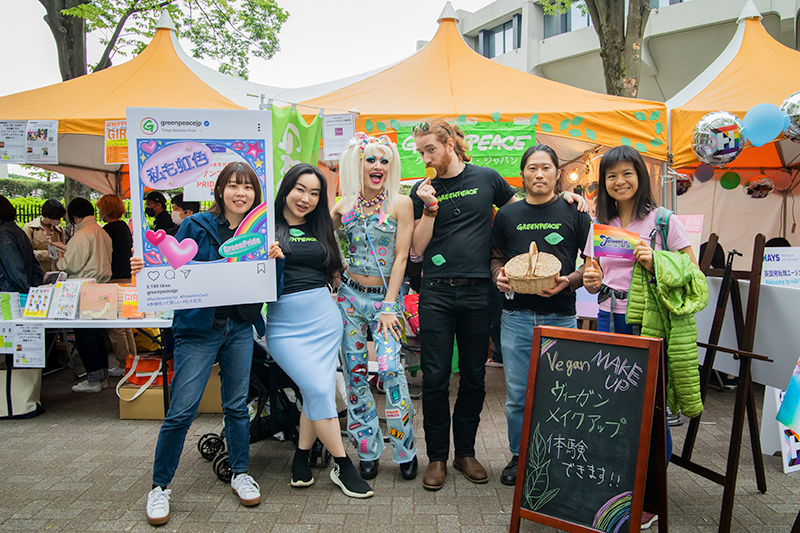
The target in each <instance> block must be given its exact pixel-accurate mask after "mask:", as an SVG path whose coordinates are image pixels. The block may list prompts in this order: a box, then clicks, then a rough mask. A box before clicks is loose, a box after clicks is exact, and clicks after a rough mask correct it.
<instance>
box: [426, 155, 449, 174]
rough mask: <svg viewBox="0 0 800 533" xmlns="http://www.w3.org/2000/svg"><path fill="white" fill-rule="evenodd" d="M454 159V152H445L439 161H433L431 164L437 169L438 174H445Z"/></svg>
mask: <svg viewBox="0 0 800 533" xmlns="http://www.w3.org/2000/svg"><path fill="white" fill-rule="evenodd" d="M452 161H453V154H452V153H447V152H445V154H444V157H442V159H440V160H439V161H431V164H430V165H429V166H430V167H431V168H432V169H434V170H435V171H436V175H437V176H444V175H445V174H447V171H448V170H449V168H450V163H451V162H452Z"/></svg>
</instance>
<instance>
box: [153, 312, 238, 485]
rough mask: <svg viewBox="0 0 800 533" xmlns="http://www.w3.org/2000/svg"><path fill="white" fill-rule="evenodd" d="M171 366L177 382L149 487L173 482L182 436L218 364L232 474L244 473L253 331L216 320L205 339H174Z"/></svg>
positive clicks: (162, 429) (184, 434)
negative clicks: (173, 363)
mask: <svg viewBox="0 0 800 533" xmlns="http://www.w3.org/2000/svg"><path fill="white" fill-rule="evenodd" d="M174 360H175V376H174V378H173V380H172V383H171V384H170V392H171V395H172V403H171V404H170V406H169V411H168V412H167V416H166V417H165V418H164V423H163V424H162V425H161V431H160V432H159V434H158V444H157V445H156V458H155V462H154V464H153V484H154V485H158V486H161V487H166V486H167V485H168V484H169V482H170V481H172V477H173V476H174V475H175V470H176V469H177V468H178V460H179V459H180V457H181V452H182V451H183V444H184V441H185V440H186V432H187V431H188V430H189V426H191V425H192V420H194V416H195V414H197V407H198V406H199V405H200V398H202V397H203V392H204V391H205V388H206V383H207V382H208V378H209V376H210V375H211V368H212V366H213V365H214V362H215V361H219V367H220V377H221V381H222V391H221V395H222V409H223V411H224V413H225V439H226V441H227V444H228V454H229V457H230V462H231V469H232V470H233V472H234V473H237V474H239V473H242V472H247V465H248V460H249V453H250V417H249V416H248V414H247V392H248V388H249V385H250V365H251V363H252V362H253V326H252V325H251V324H250V323H249V322H236V321H234V320H233V319H231V318H227V319H215V320H214V326H213V328H212V329H211V331H210V332H209V333H208V335H207V336H205V337H194V336H183V335H177V336H176V337H175V355H174Z"/></svg>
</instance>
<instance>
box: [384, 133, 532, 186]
mask: <svg viewBox="0 0 800 533" xmlns="http://www.w3.org/2000/svg"><path fill="white" fill-rule="evenodd" d="M458 127H459V128H460V129H461V131H463V132H464V139H465V140H466V143H467V153H468V154H469V155H470V156H472V162H473V163H474V164H476V165H479V166H482V167H489V168H493V169H495V170H496V171H497V172H499V173H500V175H501V176H505V177H508V176H519V165H520V160H521V159H522V154H524V153H525V150H527V149H528V148H529V147H531V146H533V145H535V144H536V130H535V128H534V127H533V126H530V125H516V124H513V123H511V122H498V123H495V122H479V123H477V124H459V125H458ZM397 140H398V143H399V145H400V146H399V148H400V158H401V160H402V163H403V178H419V177H422V176H424V175H425V165H424V163H423V162H422V158H421V157H420V156H419V154H418V153H417V150H416V145H415V143H414V135H413V134H412V133H411V126H408V127H405V126H401V127H400V128H399V129H398V130H397Z"/></svg>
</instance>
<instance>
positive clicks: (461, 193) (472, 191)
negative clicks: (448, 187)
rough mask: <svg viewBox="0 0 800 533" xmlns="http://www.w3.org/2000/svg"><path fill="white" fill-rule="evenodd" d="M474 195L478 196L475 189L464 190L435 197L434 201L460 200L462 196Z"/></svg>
mask: <svg viewBox="0 0 800 533" xmlns="http://www.w3.org/2000/svg"><path fill="white" fill-rule="evenodd" d="M476 194H478V188H477V187H475V188H474V189H464V190H463V191H453V192H451V193H448V194H442V195H439V196H437V197H436V199H437V200H439V201H440V202H442V201H444V200H449V199H450V198H461V197H462V196H474V195H476Z"/></svg>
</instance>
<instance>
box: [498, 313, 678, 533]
mask: <svg viewBox="0 0 800 533" xmlns="http://www.w3.org/2000/svg"><path fill="white" fill-rule="evenodd" d="M660 346H661V341H660V340H659V339H650V338H646V337H634V336H629V335H614V334H607V333H596V332H591V331H583V330H574V329H565V328H552V327H537V328H535V329H534V337H533V349H532V351H531V363H530V371H529V374H528V390H527V396H526V401H525V418H524V423H523V429H522V443H521V448H520V456H519V457H520V460H519V470H518V473H517V486H516V491H515V494H514V511H513V514H512V524H511V530H512V531H516V530H518V527H519V519H520V517H522V518H527V519H529V520H534V521H537V522H541V523H544V524H547V525H551V526H554V527H558V528H560V529H564V530H567V531H614V532H623V531H624V532H627V531H639V523H638V521H636V520H638V518H639V517H640V515H641V511H642V505H643V493H644V486H645V477H646V472H647V458H648V449H649V445H650V431H651V426H652V421H653V412H654V404H655V396H656V381H657V378H658V370H659V361H660V359H659V357H660ZM664 470H666V458H665V460H664ZM632 517H633V520H634V521H635V524H634V525H633V527H630V522H631V519H632Z"/></svg>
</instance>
